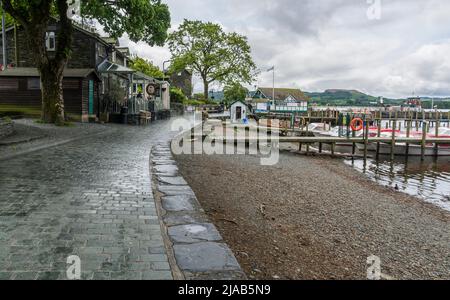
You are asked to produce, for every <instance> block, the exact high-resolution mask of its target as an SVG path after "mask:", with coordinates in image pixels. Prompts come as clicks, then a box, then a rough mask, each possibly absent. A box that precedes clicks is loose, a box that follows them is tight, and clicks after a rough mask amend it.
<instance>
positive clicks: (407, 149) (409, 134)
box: [405, 121, 412, 156]
mask: <svg viewBox="0 0 450 300" xmlns="http://www.w3.org/2000/svg"><path fill="white" fill-rule="evenodd" d="M411 125H412V121H408V123H407V124H406V137H407V138H409V137H410V136H411ZM405 155H406V156H408V155H409V143H406V153H405Z"/></svg>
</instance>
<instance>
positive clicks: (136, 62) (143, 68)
mask: <svg viewBox="0 0 450 300" xmlns="http://www.w3.org/2000/svg"><path fill="white" fill-rule="evenodd" d="M130 68H132V69H133V70H135V71H139V72H141V73H144V74H145V75H148V76H151V77H153V78H163V77H164V73H163V72H162V71H161V70H160V69H159V68H158V67H157V66H155V65H154V64H152V62H151V61H148V60H146V59H145V58H142V57H138V56H135V57H133V58H132V59H131V61H130Z"/></svg>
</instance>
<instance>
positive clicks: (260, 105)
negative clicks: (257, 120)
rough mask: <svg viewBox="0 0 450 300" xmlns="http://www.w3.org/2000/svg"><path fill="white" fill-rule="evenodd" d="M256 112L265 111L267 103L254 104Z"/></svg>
mask: <svg viewBox="0 0 450 300" xmlns="http://www.w3.org/2000/svg"><path fill="white" fill-rule="evenodd" d="M256 110H262V111H266V110H267V103H257V104H256Z"/></svg>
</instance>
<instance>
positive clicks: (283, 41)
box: [123, 0, 450, 97]
mask: <svg viewBox="0 0 450 300" xmlns="http://www.w3.org/2000/svg"><path fill="white" fill-rule="evenodd" d="M165 2H167V3H168V4H169V7H170V8H171V12H172V17H173V21H172V23H173V24H174V25H176V24H179V23H181V22H182V20H183V19H184V18H187V19H199V20H204V21H212V22H217V23H220V24H222V25H223V26H224V28H226V30H229V31H238V32H239V33H241V34H244V35H246V36H248V38H249V42H250V44H251V46H252V52H253V56H254V59H255V62H256V63H257V65H258V66H259V68H260V69H261V70H264V69H265V68H266V67H268V66H271V65H276V67H277V68H276V69H277V74H276V75H277V85H279V86H285V87H291V86H292V87H294V86H295V87H299V88H303V89H307V90H311V91H320V90H323V89H327V88H349V89H350V88H351V89H358V90H362V91H367V92H369V93H371V94H374V95H386V96H388V97H400V96H408V95H410V94H411V93H412V91H413V90H416V91H417V93H423V94H424V95H425V94H432V93H434V94H439V95H444V94H445V95H450V80H449V79H450V75H449V74H450V60H449V59H447V56H448V54H447V53H449V52H450V18H448V11H450V1H448V0H382V15H381V19H380V20H376V21H373V20H369V19H368V18H367V16H366V12H367V8H368V4H367V1H366V0H247V1H245V0H189V1H184V0H166V1H165ZM123 41H124V42H125V43H127V39H126V38H125V39H124V40H123ZM130 46H131V48H132V50H134V52H136V53H139V55H142V56H145V57H147V58H149V59H151V60H153V61H155V63H156V64H158V65H162V61H163V60H166V59H167V58H168V57H170V53H169V52H168V50H167V49H166V48H158V47H156V48H151V47H148V46H145V45H144V44H141V43H140V44H138V45H136V44H130ZM258 84H259V85H268V86H270V85H271V76H270V74H265V73H262V74H261V76H260V79H259V80H258ZM197 88H199V89H201V86H200V85H197Z"/></svg>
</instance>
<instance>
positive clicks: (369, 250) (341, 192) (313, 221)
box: [176, 153, 450, 279]
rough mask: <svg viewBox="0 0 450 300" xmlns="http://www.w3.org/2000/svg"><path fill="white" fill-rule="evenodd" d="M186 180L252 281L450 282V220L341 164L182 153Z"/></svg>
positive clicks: (301, 158) (290, 157) (291, 156)
mask: <svg viewBox="0 0 450 300" xmlns="http://www.w3.org/2000/svg"><path fill="white" fill-rule="evenodd" d="M176 159H177V161H178V163H179V167H180V170H181V173H182V175H183V176H184V178H185V179H186V180H187V181H188V183H189V184H190V185H191V187H192V189H193V190H194V192H195V193H196V195H197V197H198V199H199V201H200V202H201V203H202V205H203V208H204V209H205V210H206V212H207V213H208V215H209V216H210V218H211V219H212V220H213V221H214V223H215V224H216V226H217V227H218V229H219V231H220V232H221V234H222V236H223V237H224V239H225V241H226V242H227V243H228V244H229V245H230V247H231V248H232V250H233V251H234V253H235V255H236V257H237V258H238V260H239V262H240V264H241V266H242V267H243V268H244V270H245V272H246V273H247V275H248V276H249V278H256V279H272V278H281V279H365V278H366V276H367V275H366V274H367V267H368V265H367V264H366V261H367V258H368V257H369V256H371V255H376V256H379V257H380V258H381V263H382V265H381V267H382V273H383V274H385V275H387V276H389V277H392V278H394V279H450V230H449V229H450V213H448V212H445V211H443V210H440V209H439V208H436V207H434V206H432V205H429V204H426V203H424V202H422V201H420V200H418V199H416V198H414V197H410V196H407V195H404V194H401V193H398V192H395V191H393V190H390V189H387V188H385V187H382V186H378V185H376V184H374V183H372V182H371V181H369V180H368V179H365V178H362V177H361V175H360V174H359V173H357V172H356V171H354V170H353V169H352V168H350V167H348V166H345V165H344V164H343V163H342V162H341V161H340V160H333V159H328V158H311V157H304V156H298V155H294V154H290V153H284V154H282V155H281V158H280V162H279V164H278V165H276V166H273V167H266V166H260V164H259V158H257V157H252V156H242V155H238V156H217V155H216V156H205V155H203V156H202V155H194V156H188V155H182V156H177V157H176Z"/></svg>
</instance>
